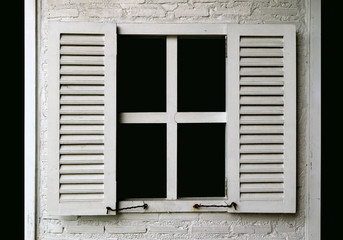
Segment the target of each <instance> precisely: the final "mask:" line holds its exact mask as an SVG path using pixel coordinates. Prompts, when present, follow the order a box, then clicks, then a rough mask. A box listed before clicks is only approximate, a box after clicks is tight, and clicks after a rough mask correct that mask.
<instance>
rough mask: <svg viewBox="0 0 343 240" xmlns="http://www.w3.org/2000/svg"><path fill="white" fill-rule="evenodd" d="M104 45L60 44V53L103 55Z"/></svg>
mask: <svg viewBox="0 0 343 240" xmlns="http://www.w3.org/2000/svg"><path fill="white" fill-rule="evenodd" d="M104 51H105V48H104V47H100V46H61V50H60V54H61V55H78V56H87V55H92V56H94V55H95V56H104Z"/></svg>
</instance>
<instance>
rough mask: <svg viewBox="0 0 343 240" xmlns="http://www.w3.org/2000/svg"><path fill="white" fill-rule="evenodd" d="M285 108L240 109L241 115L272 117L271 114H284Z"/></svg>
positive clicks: (251, 107) (245, 107)
mask: <svg viewBox="0 0 343 240" xmlns="http://www.w3.org/2000/svg"><path fill="white" fill-rule="evenodd" d="M283 113H284V108H283V107H279V106H244V105H242V106H241V107H240V114H252V115H264V114H266V115H270V114H277V115H280V114H283Z"/></svg>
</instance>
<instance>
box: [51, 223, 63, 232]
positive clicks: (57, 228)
mask: <svg viewBox="0 0 343 240" xmlns="http://www.w3.org/2000/svg"><path fill="white" fill-rule="evenodd" d="M47 232H48V233H62V232H63V227H62V226H61V225H56V224H49V225H48V229H47Z"/></svg>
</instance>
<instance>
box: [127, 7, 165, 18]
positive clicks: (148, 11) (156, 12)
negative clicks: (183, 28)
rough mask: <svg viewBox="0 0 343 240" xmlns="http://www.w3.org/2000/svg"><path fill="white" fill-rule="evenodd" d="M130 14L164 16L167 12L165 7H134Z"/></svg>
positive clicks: (135, 15) (136, 15)
mask: <svg viewBox="0 0 343 240" xmlns="http://www.w3.org/2000/svg"><path fill="white" fill-rule="evenodd" d="M130 15H131V16H134V17H164V16H165V15H166V13H165V11H164V10H163V9H155V8H146V9H145V8H132V9H131V14H130Z"/></svg>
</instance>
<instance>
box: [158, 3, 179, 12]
mask: <svg viewBox="0 0 343 240" xmlns="http://www.w3.org/2000/svg"><path fill="white" fill-rule="evenodd" d="M161 6H162V7H163V9H164V10H166V11H172V10H175V9H176V8H177V4H170V3H166V4H162V5H161Z"/></svg>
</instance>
